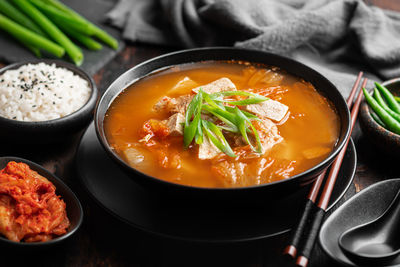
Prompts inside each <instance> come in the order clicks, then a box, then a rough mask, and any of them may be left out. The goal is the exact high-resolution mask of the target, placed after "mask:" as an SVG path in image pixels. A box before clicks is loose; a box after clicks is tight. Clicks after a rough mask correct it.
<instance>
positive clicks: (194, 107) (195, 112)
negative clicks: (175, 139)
mask: <svg viewBox="0 0 400 267" xmlns="http://www.w3.org/2000/svg"><path fill="white" fill-rule="evenodd" d="M202 103H203V91H202V90H201V89H200V91H199V93H198V94H197V95H195V96H194V97H193V99H192V101H191V102H190V103H189V106H188V108H187V111H186V114H185V126H184V131H183V145H184V147H186V148H187V147H189V145H190V143H191V142H192V141H193V138H195V135H196V133H198V132H199V131H198V129H199V127H200V126H199V124H201V108H202V105H203V104H202ZM193 116H194V118H193V120H192V121H190V120H191V118H192V117H193ZM198 134H200V133H198ZM197 140H200V139H199V137H197Z"/></svg>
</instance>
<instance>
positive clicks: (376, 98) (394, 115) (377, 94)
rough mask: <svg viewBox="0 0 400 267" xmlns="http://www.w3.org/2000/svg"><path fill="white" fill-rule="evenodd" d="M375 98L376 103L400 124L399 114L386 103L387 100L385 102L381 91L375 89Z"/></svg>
mask: <svg viewBox="0 0 400 267" xmlns="http://www.w3.org/2000/svg"><path fill="white" fill-rule="evenodd" d="M374 98H375V100H376V102H378V104H379V105H380V106H381V107H382V108H383V109H384V110H385V111H386V112H387V113H389V115H390V116H392V117H393V118H394V119H395V120H397V121H398V122H400V114H397V113H396V112H394V111H393V110H391V109H390V108H389V107H388V105H387V104H386V103H385V100H383V98H382V96H381V94H380V93H379V90H378V89H376V88H374Z"/></svg>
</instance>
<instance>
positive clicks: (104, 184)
mask: <svg viewBox="0 0 400 267" xmlns="http://www.w3.org/2000/svg"><path fill="white" fill-rule="evenodd" d="M356 161H357V160H356V152H355V147H354V144H353V141H351V142H350V143H349V146H348V149H347V152H346V156H345V159H344V161H343V166H342V168H341V170H340V173H339V177H338V180H337V183H336V186H335V189H334V191H333V194H332V197H331V201H330V207H329V208H331V207H332V206H333V205H335V204H336V203H337V201H339V200H340V199H341V198H342V196H343V195H344V194H345V192H346V191H347V189H348V188H349V186H350V185H351V183H352V180H353V177H354V172H355V168H356ZM76 163H77V169H78V173H79V176H80V178H81V181H82V183H83V185H84V186H85V187H86V189H87V191H88V192H89V194H90V195H91V196H92V197H93V198H94V199H95V200H96V201H97V202H98V203H99V204H100V205H101V206H102V207H104V208H105V209H106V210H107V211H108V212H110V213H111V214H113V215H114V216H116V217H117V218H119V219H120V220H122V221H124V222H126V223H128V224H130V225H131V226H134V227H136V228H139V229H141V230H144V231H146V232H148V233H152V234H156V235H160V236H164V237H168V238H174V239H180V240H189V241H199V242H239V241H250V240H256V239H262V238H267V237H272V236H276V235H279V234H283V233H285V232H287V231H289V230H290V228H291V226H292V224H293V223H295V221H296V219H297V218H298V217H299V215H300V212H301V209H302V206H303V205H304V203H305V196H306V195H307V193H308V190H309V187H304V188H302V189H301V190H300V191H298V192H297V193H296V194H294V195H291V196H289V197H286V198H283V199H281V200H279V201H276V202H274V203H272V202H271V200H267V201H266V202H265V203H254V204H248V203H247V204H243V205H239V204H237V203H235V204H232V206H223V207H221V206H218V205H215V206H209V205H203V203H193V202H183V201H176V200H171V201H168V200H166V199H165V198H163V199H162V200H160V199H157V197H155V196H154V195H153V194H149V193H148V192H146V191H145V190H144V188H142V187H141V186H139V185H137V184H136V183H135V182H133V180H132V179H130V178H129V177H128V176H127V175H126V174H125V173H124V172H123V171H122V170H121V169H120V167H119V166H118V165H116V163H115V162H114V161H113V160H112V159H111V158H110V157H109V156H108V155H107V154H106V152H105V151H104V149H103V147H102V146H101V144H100V143H99V141H98V139H97V136H96V133H95V129H94V125H93V123H92V124H91V125H90V126H89V128H88V129H87V131H86V133H85V134H84V136H83V137H82V140H81V143H80V146H79V148H78V153H77V157H76Z"/></svg>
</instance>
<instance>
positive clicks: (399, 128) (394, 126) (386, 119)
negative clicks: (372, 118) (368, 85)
mask: <svg viewBox="0 0 400 267" xmlns="http://www.w3.org/2000/svg"><path fill="white" fill-rule="evenodd" d="M362 90H363V92H364V97H365V100H366V101H367V103H368V105H369V106H370V107H371V108H372V110H373V111H374V112H375V113H376V114H377V115H378V116H379V118H380V119H381V120H382V121H383V123H384V124H385V125H386V129H388V130H390V131H392V132H394V133H396V134H400V123H399V122H398V121H396V120H395V119H394V118H393V117H392V116H390V115H389V113H387V112H386V111H385V110H384V109H383V108H382V107H381V106H380V105H379V104H378V102H376V100H375V99H374V98H373V97H372V96H371V95H370V94H369V93H368V92H367V90H366V89H365V88H363V89H362Z"/></svg>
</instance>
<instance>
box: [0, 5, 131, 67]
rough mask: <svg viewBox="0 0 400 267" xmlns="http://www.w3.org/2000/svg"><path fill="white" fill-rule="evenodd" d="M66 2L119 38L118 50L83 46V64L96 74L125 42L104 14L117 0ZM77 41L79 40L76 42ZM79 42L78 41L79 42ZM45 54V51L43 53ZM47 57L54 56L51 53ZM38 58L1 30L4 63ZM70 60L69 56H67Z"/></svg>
mask: <svg viewBox="0 0 400 267" xmlns="http://www.w3.org/2000/svg"><path fill="white" fill-rule="evenodd" d="M62 2H64V3H65V4H67V5H68V6H70V7H71V8H73V9H74V10H76V11H78V13H80V14H82V15H83V16H85V17H86V18H87V19H89V20H90V21H92V22H94V23H95V24H97V25H98V26H101V28H102V29H104V30H106V31H107V32H108V33H110V34H111V35H113V36H114V37H117V38H118V41H119V44H120V45H119V48H118V50H117V51H115V50H113V49H111V48H109V47H108V46H106V45H103V49H101V50H99V51H90V50H87V49H86V48H82V47H81V48H82V52H83V54H84V57H85V60H84V62H83V64H82V66H81V68H82V69H84V70H85V71H86V72H88V73H89V74H90V75H94V74H95V73H96V72H97V71H98V70H100V69H101V68H102V67H104V65H106V64H107V63H108V62H109V61H110V60H111V59H113V58H114V57H115V56H116V55H117V53H118V52H120V51H122V50H123V48H124V46H125V44H124V42H123V41H122V40H121V39H119V36H120V34H119V31H118V30H116V29H114V28H112V27H110V26H107V25H105V24H104V23H103V22H104V16H103V15H104V14H105V13H106V12H107V11H109V10H110V9H111V8H112V7H113V5H114V3H115V2H116V1H115V0H62ZM75 43H77V42H75ZM77 44H78V43H77ZM42 54H44V53H42ZM46 57H49V58H54V57H52V56H51V55H48V56H46ZM34 58H36V57H35V56H34V55H33V54H32V53H31V52H30V51H29V50H27V49H26V48H25V47H24V46H22V45H21V44H20V43H19V42H17V41H16V40H15V39H14V38H13V37H11V36H9V35H8V34H6V33H4V32H0V62H3V63H14V62H19V61H26V60H30V59H34ZM65 58H67V60H68V61H69V62H71V61H70V59H69V58H68V56H65Z"/></svg>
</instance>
